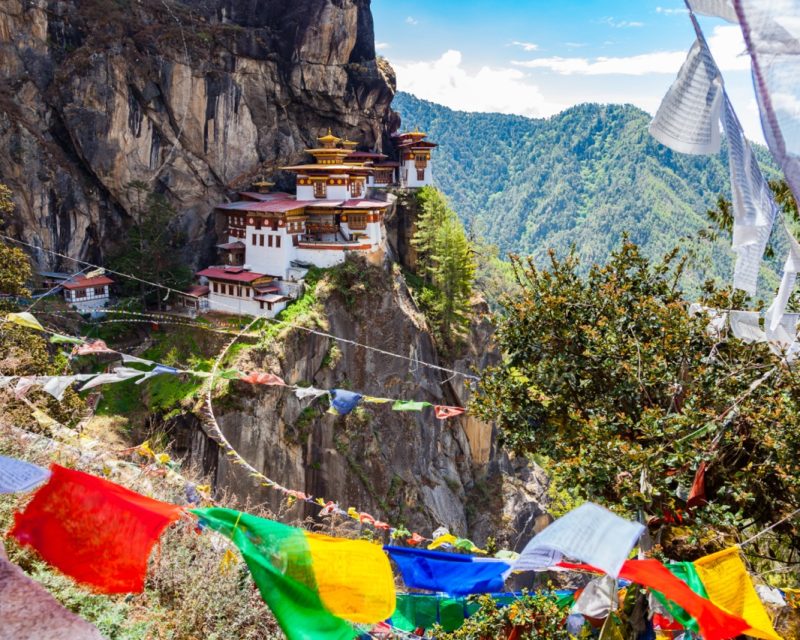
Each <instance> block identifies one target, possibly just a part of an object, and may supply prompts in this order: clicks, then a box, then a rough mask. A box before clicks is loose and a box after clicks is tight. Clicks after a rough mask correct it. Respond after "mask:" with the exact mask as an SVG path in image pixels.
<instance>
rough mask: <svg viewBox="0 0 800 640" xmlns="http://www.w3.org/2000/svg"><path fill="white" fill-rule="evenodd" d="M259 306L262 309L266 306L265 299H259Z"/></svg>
mask: <svg viewBox="0 0 800 640" xmlns="http://www.w3.org/2000/svg"><path fill="white" fill-rule="evenodd" d="M258 306H259V308H260V309H263V308H264V301H263V300H259V301H258Z"/></svg>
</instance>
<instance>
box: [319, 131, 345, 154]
mask: <svg viewBox="0 0 800 640" xmlns="http://www.w3.org/2000/svg"><path fill="white" fill-rule="evenodd" d="M317 140H319V141H320V142H321V143H322V146H323V147H324V148H326V149H333V147H334V146H335V145H336V144H337V143H338V142H341V141H342V140H341V138H337V137H336V136H335V135H333V133H332V132H331V129H330V127H328V133H327V135H324V136H320V137H319V138H317Z"/></svg>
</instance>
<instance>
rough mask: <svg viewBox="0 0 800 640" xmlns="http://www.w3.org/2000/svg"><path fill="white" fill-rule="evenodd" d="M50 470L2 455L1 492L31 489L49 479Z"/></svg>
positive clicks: (0, 466)
mask: <svg viewBox="0 0 800 640" xmlns="http://www.w3.org/2000/svg"><path fill="white" fill-rule="evenodd" d="M49 475H50V472H49V471H48V470H47V469H42V468H41V467H37V466H36V465H35V464H31V463H30V462H25V461H24V460H17V459H16V458H6V457H5V456H0V493H19V492H22V491H29V490H31V489H33V488H34V487H35V486H36V485H38V484H41V483H42V482H44V481H45V480H47V478H48V476H49Z"/></svg>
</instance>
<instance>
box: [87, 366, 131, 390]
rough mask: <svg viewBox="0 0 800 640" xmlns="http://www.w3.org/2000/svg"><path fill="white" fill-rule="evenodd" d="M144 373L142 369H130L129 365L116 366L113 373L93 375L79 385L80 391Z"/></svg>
mask: <svg viewBox="0 0 800 640" xmlns="http://www.w3.org/2000/svg"><path fill="white" fill-rule="evenodd" d="M144 374H145V372H144V371H139V370H138V369H131V368H130V367H116V368H115V369H114V372H113V373H101V374H100V375H97V376H94V377H93V378H92V379H91V380H89V382H87V383H86V384H85V385H83V386H82V387H81V391H86V390H87V389H93V388H94V387H98V386H100V385H101V384H113V383H115V382H123V381H125V380H130V379H131V378H136V377H138V376H143V375H144Z"/></svg>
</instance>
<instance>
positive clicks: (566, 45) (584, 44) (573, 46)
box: [564, 42, 589, 49]
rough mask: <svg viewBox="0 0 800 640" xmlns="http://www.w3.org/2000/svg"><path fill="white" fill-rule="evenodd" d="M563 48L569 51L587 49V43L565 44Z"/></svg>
mask: <svg viewBox="0 0 800 640" xmlns="http://www.w3.org/2000/svg"><path fill="white" fill-rule="evenodd" d="M564 46H565V47H569V48H570V49H580V48H582V47H588V46H589V43H588V42H565V43H564Z"/></svg>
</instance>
